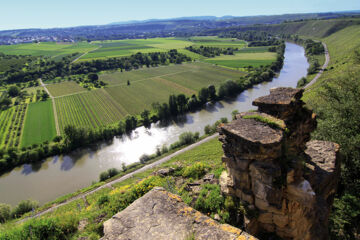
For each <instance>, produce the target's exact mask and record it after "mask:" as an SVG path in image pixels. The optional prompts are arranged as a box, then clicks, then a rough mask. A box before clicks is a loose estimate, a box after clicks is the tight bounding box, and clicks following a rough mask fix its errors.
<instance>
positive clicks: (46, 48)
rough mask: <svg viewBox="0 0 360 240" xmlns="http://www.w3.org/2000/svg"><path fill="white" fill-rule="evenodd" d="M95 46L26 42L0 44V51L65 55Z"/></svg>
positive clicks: (82, 51)
mask: <svg viewBox="0 0 360 240" xmlns="http://www.w3.org/2000/svg"><path fill="white" fill-rule="evenodd" d="M96 48H97V46H95V45H92V44H89V43H86V42H80V43H75V44H72V43H54V42H42V43H26V44H18V45H1V46H0V52H2V53H4V54H8V55H31V56H45V57H56V56H66V55H68V54H73V53H85V52H88V51H91V50H94V49H96Z"/></svg>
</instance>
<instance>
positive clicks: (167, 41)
mask: <svg viewBox="0 0 360 240" xmlns="http://www.w3.org/2000/svg"><path fill="white" fill-rule="evenodd" d="M93 45H96V46H98V47H99V48H98V49H97V50H94V51H92V52H90V53H88V54H86V55H84V56H82V57H81V58H80V60H92V59H101V58H109V57H123V56H129V55H132V54H135V53H137V52H142V53H150V52H166V51H168V50H170V49H182V48H185V47H187V46H190V45H192V43H191V42H189V41H183V40H177V39H175V38H153V39H134V40H113V41H95V42H93Z"/></svg>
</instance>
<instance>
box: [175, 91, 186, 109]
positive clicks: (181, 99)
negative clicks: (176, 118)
mask: <svg viewBox="0 0 360 240" xmlns="http://www.w3.org/2000/svg"><path fill="white" fill-rule="evenodd" d="M176 102H177V105H178V108H179V112H180V113H183V112H185V110H186V103H187V99H186V96H185V95H184V94H179V95H178V96H177V98H176Z"/></svg>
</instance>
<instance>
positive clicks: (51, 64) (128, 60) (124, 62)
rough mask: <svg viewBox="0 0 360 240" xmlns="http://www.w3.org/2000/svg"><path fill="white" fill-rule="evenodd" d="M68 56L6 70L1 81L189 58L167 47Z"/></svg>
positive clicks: (51, 77) (32, 78)
mask: <svg viewBox="0 0 360 240" xmlns="http://www.w3.org/2000/svg"><path fill="white" fill-rule="evenodd" d="M70 59H71V58H70V57H69V58H63V59H62V60H60V61H54V60H49V59H40V60H39V62H38V63H37V64H35V65H32V67H31V68H30V69H25V70H19V71H6V72H5V73H4V74H3V77H2V81H3V82H5V83H8V84H11V83H18V82H28V81H33V80H36V79H38V78H40V77H42V78H43V79H44V80H46V79H54V78H56V77H64V76H68V75H75V74H89V73H96V72H100V71H104V70H114V69H120V70H121V71H123V70H125V71H130V70H132V69H138V68H141V67H143V66H146V67H150V66H151V67H155V66H159V65H167V64H170V63H176V64H180V63H182V62H186V61H191V60H192V59H191V58H190V57H188V56H186V55H185V54H182V53H179V52H178V51H177V50H176V49H172V50H169V51H168V52H154V53H140V52H139V53H136V54H133V55H131V56H128V57H121V58H107V59H97V60H92V61H86V62H80V63H75V64H71V61H70Z"/></svg>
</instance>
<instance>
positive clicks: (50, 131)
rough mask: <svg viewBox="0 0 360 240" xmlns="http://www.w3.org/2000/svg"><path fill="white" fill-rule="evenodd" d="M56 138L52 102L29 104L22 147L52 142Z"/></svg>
mask: <svg viewBox="0 0 360 240" xmlns="http://www.w3.org/2000/svg"><path fill="white" fill-rule="evenodd" d="M55 136H56V131H55V121H54V113H53V109H52V104H51V101H42V102H36V103H31V104H29V107H28V111H27V114H26V120H25V126H24V132H23V135H22V141H21V146H23V147H27V146H29V145H32V144H35V143H36V144H40V143H43V142H44V141H51V140H52V139H53V138H54V137H55Z"/></svg>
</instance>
